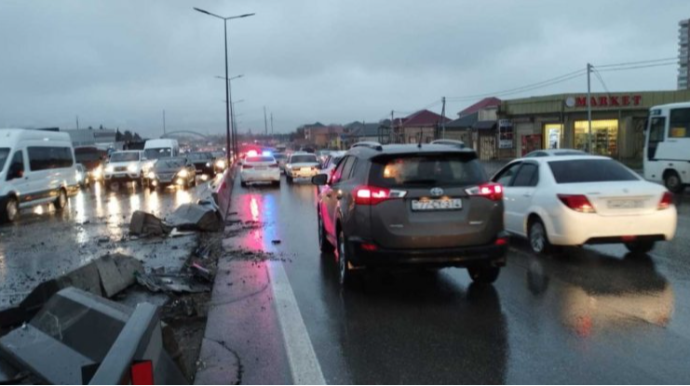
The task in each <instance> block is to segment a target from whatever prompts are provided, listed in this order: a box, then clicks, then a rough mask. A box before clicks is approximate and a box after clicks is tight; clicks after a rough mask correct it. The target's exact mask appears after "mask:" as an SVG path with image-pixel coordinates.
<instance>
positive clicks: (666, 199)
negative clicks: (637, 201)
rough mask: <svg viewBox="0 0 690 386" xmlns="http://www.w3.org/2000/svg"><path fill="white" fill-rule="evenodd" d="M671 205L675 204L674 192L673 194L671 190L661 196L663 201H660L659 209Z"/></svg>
mask: <svg viewBox="0 0 690 386" xmlns="http://www.w3.org/2000/svg"><path fill="white" fill-rule="evenodd" d="M671 205H673V194H671V192H664V195H663V196H661V201H659V206H658V207H657V209H659V210H662V209H668V208H670V207H671Z"/></svg>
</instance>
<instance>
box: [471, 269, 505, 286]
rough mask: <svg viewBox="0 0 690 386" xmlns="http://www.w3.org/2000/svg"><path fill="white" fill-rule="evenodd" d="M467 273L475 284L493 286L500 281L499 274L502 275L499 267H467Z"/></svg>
mask: <svg viewBox="0 0 690 386" xmlns="http://www.w3.org/2000/svg"><path fill="white" fill-rule="evenodd" d="M467 273H469V274H470V278H472V281H473V282H475V283H480V284H491V283H493V282H495V281H496V279H498V274H499V273H501V268H499V267H467Z"/></svg>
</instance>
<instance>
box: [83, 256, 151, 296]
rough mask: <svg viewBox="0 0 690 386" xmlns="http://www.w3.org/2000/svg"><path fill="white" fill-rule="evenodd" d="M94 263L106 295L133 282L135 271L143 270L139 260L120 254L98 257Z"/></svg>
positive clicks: (120, 289)
mask: <svg viewBox="0 0 690 386" xmlns="http://www.w3.org/2000/svg"><path fill="white" fill-rule="evenodd" d="M118 262H119V266H118ZM135 262H136V263H135ZM94 264H95V265H96V268H97V269H98V275H99V276H100V280H101V286H102V287H103V291H104V292H105V296H106V297H112V296H114V295H115V294H117V293H119V292H120V291H122V290H124V289H125V288H127V287H129V286H131V285H132V284H134V282H135V278H134V273H135V272H144V267H143V265H142V264H141V262H139V261H138V260H136V259H133V258H131V257H129V256H125V255H120V254H118V255H105V256H102V257H101V258H100V259H96V260H94Z"/></svg>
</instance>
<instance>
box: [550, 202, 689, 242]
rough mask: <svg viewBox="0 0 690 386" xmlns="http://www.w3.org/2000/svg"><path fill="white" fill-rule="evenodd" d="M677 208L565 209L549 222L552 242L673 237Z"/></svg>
mask: <svg viewBox="0 0 690 386" xmlns="http://www.w3.org/2000/svg"><path fill="white" fill-rule="evenodd" d="M677 216H678V215H677V212H676V208H669V209H664V210H658V211H655V212H653V213H649V214H644V215H630V216H601V215H598V214H596V213H577V212H575V211H566V212H564V213H563V214H562V215H561V216H557V217H551V218H550V219H549V220H550V221H549V222H550V223H551V224H548V225H551V226H550V228H551V229H548V228H549V226H548V225H547V232H548V234H549V241H550V242H551V243H552V244H556V245H582V244H600V243H603V242H604V241H605V240H609V241H608V242H610V243H617V242H621V241H616V240H617V239H620V238H621V237H623V236H638V237H640V236H649V237H654V238H655V239H657V240H667V241H668V240H671V239H673V237H674V236H675V233H676V226H677V221H678V220H677Z"/></svg>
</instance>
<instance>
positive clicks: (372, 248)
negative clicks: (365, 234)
mask: <svg viewBox="0 0 690 386" xmlns="http://www.w3.org/2000/svg"><path fill="white" fill-rule="evenodd" d="M362 249H363V250H365V251H369V252H373V251H375V250H377V249H378V247H377V246H376V244H371V243H362Z"/></svg>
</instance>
